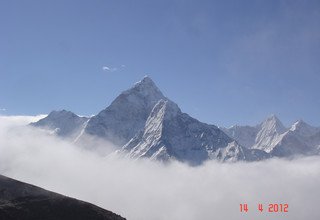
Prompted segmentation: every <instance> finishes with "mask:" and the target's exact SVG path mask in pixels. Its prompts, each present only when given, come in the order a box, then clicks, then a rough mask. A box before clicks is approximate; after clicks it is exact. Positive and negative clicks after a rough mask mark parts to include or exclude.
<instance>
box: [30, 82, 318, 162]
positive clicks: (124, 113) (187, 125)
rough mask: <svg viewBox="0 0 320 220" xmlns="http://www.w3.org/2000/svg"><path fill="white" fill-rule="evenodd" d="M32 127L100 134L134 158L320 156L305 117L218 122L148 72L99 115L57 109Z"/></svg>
mask: <svg viewBox="0 0 320 220" xmlns="http://www.w3.org/2000/svg"><path fill="white" fill-rule="evenodd" d="M32 126H35V127H39V128H42V129H49V130H50V131H51V132H52V133H54V134H55V135H58V136H60V137H63V138H67V139H69V140H72V141H73V142H75V143H76V144H79V145H81V144H82V145H83V143H85V145H86V148H87V149H88V148H89V149H95V146H94V144H92V143H91V142H90V141H88V140H91V139H92V138H99V139H102V140H105V141H108V142H111V143H113V144H114V145H116V146H117V150H116V154H118V155H121V156H124V157H129V158H134V159H138V158H151V159H153V160H160V161H172V160H178V161H181V162H186V163H188V164H191V165H199V164H202V163H203V162H205V161H207V160H218V161H231V162H235V161H259V160H263V159H267V158H271V157H292V156H295V155H315V154H319V151H320V128H316V127H312V126H310V125H308V124H307V123H305V122H303V121H302V120H300V121H297V122H296V123H294V125H292V126H291V127H290V128H286V127H285V126H283V124H282V123H281V121H280V120H279V119H278V118H277V117H276V116H275V115H272V116H271V117H269V118H267V119H266V120H265V121H264V122H262V123H261V124H259V125H257V126H232V127H231V128H224V127H217V126H215V125H210V124H206V123H203V122H200V121H198V120H197V119H195V118H192V117H191V116H189V115H188V114H186V113H183V112H182V111H181V109H180V108H179V106H178V105H177V104H176V103H174V102H173V101H171V100H170V99H168V98H167V97H165V96H164V95H163V94H162V92H161V91H160V90H159V88H158V87H157V86H156V85H155V83H154V82H153V81H152V79H151V78H150V77H148V76H146V77H144V78H143V79H142V80H141V81H139V82H137V83H135V84H134V85H133V87H132V88H130V89H128V90H126V91H124V92H122V93H121V94H120V95H119V96H118V97H116V99H115V100H114V101H113V102H112V103H111V104H110V105H109V106H108V107H106V108H105V109H103V110H102V111H100V112H99V113H98V114H97V115H95V116H92V117H80V116H78V115H76V114H74V113H72V112H70V111H66V110H61V111H53V112H51V113H50V114H49V115H48V116H47V117H45V118H43V119H41V120H39V121H38V122H35V123H32Z"/></svg>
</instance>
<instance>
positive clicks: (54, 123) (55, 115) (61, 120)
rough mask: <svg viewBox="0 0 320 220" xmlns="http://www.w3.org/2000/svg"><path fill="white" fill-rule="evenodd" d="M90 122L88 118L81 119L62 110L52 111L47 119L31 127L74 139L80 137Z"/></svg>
mask: <svg viewBox="0 0 320 220" xmlns="http://www.w3.org/2000/svg"><path fill="white" fill-rule="evenodd" d="M88 120H89V118H87V117H80V116H78V115H76V114H74V113H72V112H70V111H66V110H61V111H52V112H51V113H50V114H49V115H48V116H47V117H45V118H43V119H40V120H39V121H37V122H35V123H31V125H33V126H35V127H41V128H45V129H49V130H51V131H52V132H54V133H55V134H57V135H59V136H62V137H68V138H71V139H73V138H75V137H76V136H78V135H79V133H80V132H81V130H82V129H83V128H84V126H85V125H86V123H87V121H88Z"/></svg>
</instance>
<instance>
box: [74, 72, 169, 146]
mask: <svg viewBox="0 0 320 220" xmlns="http://www.w3.org/2000/svg"><path fill="white" fill-rule="evenodd" d="M160 99H164V100H165V99H166V98H165V97H164V96H163V94H162V93H161V91H160V90H159V89H158V87H157V86H156V85H155V83H154V82H153V81H152V80H151V79H150V78H149V77H144V78H143V79H142V80H141V81H140V82H138V83H136V84H135V85H134V86H133V87H132V88H130V89H128V90H126V91H124V92H122V93H121V94H120V95H119V96H118V97H117V98H116V99H115V100H114V101H113V102H112V103H111V105H109V106H108V107H107V108H106V109H104V110H102V111H101V112H99V114H97V115H96V116H93V117H92V118H90V120H89V121H88V123H87V126H86V127H85V129H84V135H87V134H89V135H94V136H98V137H100V138H104V139H107V140H108V141H111V142H113V143H114V144H116V145H119V146H122V145H124V144H125V143H127V142H128V141H129V140H130V139H131V138H133V137H134V136H135V134H136V133H137V132H138V131H140V130H141V129H142V128H143V127H144V125H145V122H146V120H147V118H148V116H149V114H150V112H151V110H152V108H153V107H154V105H155V104H156V103H157V102H158V101H159V100H160ZM80 140H81V137H80Z"/></svg>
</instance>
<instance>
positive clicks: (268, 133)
mask: <svg viewBox="0 0 320 220" xmlns="http://www.w3.org/2000/svg"><path fill="white" fill-rule="evenodd" d="M259 127H260V130H259V132H258V134H257V136H256V139H255V144H254V146H253V147H252V148H254V149H260V150H264V151H265V152H267V153H269V152H270V151H271V150H272V149H273V147H274V145H275V143H276V142H277V141H278V140H279V136H280V135H281V134H282V133H284V132H285V131H286V128H285V127H284V126H283V124H282V123H281V121H280V120H279V119H278V118H277V117H276V116H275V115H272V116H271V117H269V118H267V119H266V120H265V121H264V122H262V123H261V124H260V126H259Z"/></svg>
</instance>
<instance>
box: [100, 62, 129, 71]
mask: <svg viewBox="0 0 320 220" xmlns="http://www.w3.org/2000/svg"><path fill="white" fill-rule="evenodd" d="M125 67H126V66H125V65H123V64H122V65H121V66H120V67H111V66H103V67H102V70H103V71H105V72H110V73H112V72H117V71H121V70H122V69H123V68H125Z"/></svg>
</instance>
